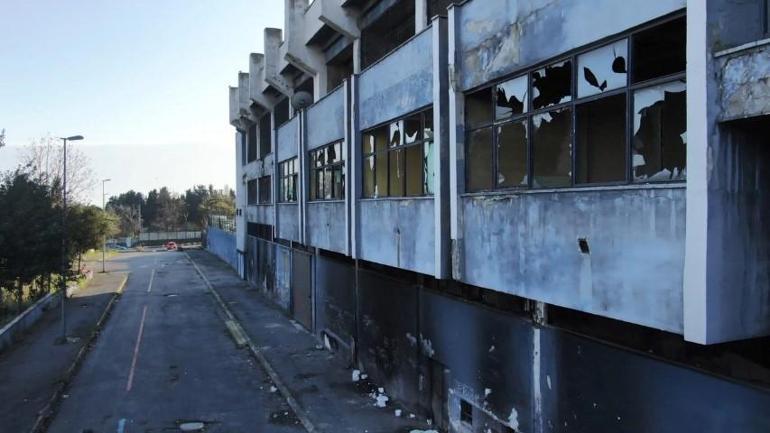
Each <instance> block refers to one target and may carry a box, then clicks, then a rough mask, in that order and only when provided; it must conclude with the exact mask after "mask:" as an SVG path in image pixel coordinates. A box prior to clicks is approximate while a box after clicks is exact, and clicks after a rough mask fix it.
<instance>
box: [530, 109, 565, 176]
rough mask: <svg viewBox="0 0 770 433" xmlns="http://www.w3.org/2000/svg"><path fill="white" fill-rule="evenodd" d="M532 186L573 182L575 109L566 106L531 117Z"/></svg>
mask: <svg viewBox="0 0 770 433" xmlns="http://www.w3.org/2000/svg"><path fill="white" fill-rule="evenodd" d="M532 126H533V130H532V153H533V171H534V174H533V179H532V182H533V186H534V187H535V188H558V187H565V186H570V185H571V184H572V110H571V109H569V108H563V109H561V110H555V111H550V112H547V113H543V114H538V115H536V116H534V117H533V118H532Z"/></svg>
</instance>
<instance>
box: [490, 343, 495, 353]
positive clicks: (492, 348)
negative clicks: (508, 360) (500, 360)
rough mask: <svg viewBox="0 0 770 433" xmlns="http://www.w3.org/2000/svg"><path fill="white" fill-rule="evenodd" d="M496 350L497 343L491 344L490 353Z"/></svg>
mask: <svg viewBox="0 0 770 433" xmlns="http://www.w3.org/2000/svg"><path fill="white" fill-rule="evenodd" d="M494 351H495V345H494V344H493V345H491V346H489V353H492V352H494Z"/></svg>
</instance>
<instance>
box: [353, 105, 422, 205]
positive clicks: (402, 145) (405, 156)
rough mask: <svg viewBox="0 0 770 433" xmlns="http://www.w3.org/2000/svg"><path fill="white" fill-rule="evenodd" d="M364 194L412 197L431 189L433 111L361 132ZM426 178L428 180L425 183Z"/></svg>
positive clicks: (366, 195)
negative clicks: (362, 136)
mask: <svg viewBox="0 0 770 433" xmlns="http://www.w3.org/2000/svg"><path fill="white" fill-rule="evenodd" d="M362 151H363V162H364V169H363V181H364V185H363V193H364V197H367V198H377V197H388V196H390V197H404V196H409V197H415V196H422V195H430V194H432V193H433V191H432V188H433V178H434V177H435V173H434V171H435V170H434V168H433V162H432V159H431V160H430V161H429V160H428V157H427V154H426V152H427V153H429V154H430V155H431V158H432V155H433V111H432V110H427V111H424V112H421V113H417V114H414V115H412V116H408V117H406V118H404V119H397V120H395V121H393V122H391V123H389V124H388V125H385V126H380V127H378V128H375V129H372V130H370V131H367V132H364V138H363V149H362ZM428 182H430V183H429V184H428Z"/></svg>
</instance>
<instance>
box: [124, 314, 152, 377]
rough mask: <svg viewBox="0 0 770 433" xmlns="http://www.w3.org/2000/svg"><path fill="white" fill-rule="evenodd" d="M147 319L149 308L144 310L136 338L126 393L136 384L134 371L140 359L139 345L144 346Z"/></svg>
mask: <svg viewBox="0 0 770 433" xmlns="http://www.w3.org/2000/svg"><path fill="white" fill-rule="evenodd" d="M145 318H147V306H146V305H145V306H144V310H142V321H141V322H140V323H139V334H138V335H137V336H136V345H135V346H134V359H132V360H131V370H129V371H128V383H126V392H129V391H131V386H132V385H133V384H134V371H135V370H136V360H137V359H138V358H139V345H140V344H142V334H143V333H144V319H145Z"/></svg>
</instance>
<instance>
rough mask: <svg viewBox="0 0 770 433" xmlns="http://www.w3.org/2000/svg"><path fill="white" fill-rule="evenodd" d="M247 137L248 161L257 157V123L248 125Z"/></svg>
mask: <svg viewBox="0 0 770 433" xmlns="http://www.w3.org/2000/svg"><path fill="white" fill-rule="evenodd" d="M247 137H248V158H247V161H248V162H252V161H255V160H256V159H257V125H256V124H255V125H251V126H250V127H249V132H248V134H247Z"/></svg>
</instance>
